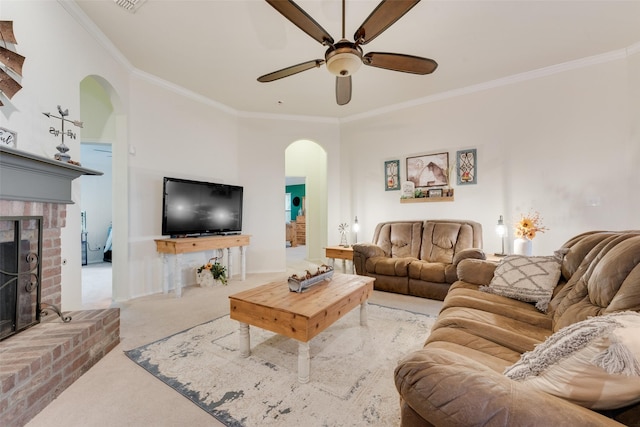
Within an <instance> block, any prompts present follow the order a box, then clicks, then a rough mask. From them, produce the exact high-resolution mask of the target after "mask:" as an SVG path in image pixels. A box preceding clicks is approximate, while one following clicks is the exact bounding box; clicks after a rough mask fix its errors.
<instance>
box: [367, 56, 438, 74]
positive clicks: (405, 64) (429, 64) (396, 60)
mask: <svg viewBox="0 0 640 427" xmlns="http://www.w3.org/2000/svg"><path fill="white" fill-rule="evenodd" d="M362 63H363V64H365V65H369V66H371V67H378V68H384V69H387V70H393V71H402V72H403V73H412V74H431V73H433V72H434V71H435V70H436V68H438V63H437V62H436V61H434V60H433V59H429V58H421V57H419V56H412V55H402V54H399V53H382V52H369V53H367V54H366V55H365V56H363V57H362Z"/></svg>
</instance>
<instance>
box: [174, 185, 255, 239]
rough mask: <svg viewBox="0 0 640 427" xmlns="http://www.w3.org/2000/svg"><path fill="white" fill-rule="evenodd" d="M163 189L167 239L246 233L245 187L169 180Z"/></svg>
mask: <svg viewBox="0 0 640 427" xmlns="http://www.w3.org/2000/svg"><path fill="white" fill-rule="evenodd" d="M162 187H163V197H162V235H163V236H171V237H183V236H184V237H186V236H199V235H213V234H239V233H240V232H241V231H242V192H243V188H242V187H240V186H237V185H227V184H216V183H212V182H203V181H190V180H187V179H179V178H167V177H165V178H164V183H163V186H162Z"/></svg>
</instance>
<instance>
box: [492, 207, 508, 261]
mask: <svg viewBox="0 0 640 427" xmlns="http://www.w3.org/2000/svg"><path fill="white" fill-rule="evenodd" d="M496 234H497V235H498V236H500V241H501V242H502V252H500V253H499V254H494V255H495V256H506V255H507V254H505V253H504V237H505V236H506V235H507V227H506V226H505V225H504V220H503V219H502V215H500V218H499V219H498V224H497V225H496Z"/></svg>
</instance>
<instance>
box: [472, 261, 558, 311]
mask: <svg viewBox="0 0 640 427" xmlns="http://www.w3.org/2000/svg"><path fill="white" fill-rule="evenodd" d="M559 278H560V263H559V262H558V259H557V258H555V257H540V256H537V257H527V256H521V255H509V256H507V257H505V258H504V259H503V260H502V262H501V263H500V265H498V268H496V270H495V273H494V276H493V279H492V280H491V283H489V286H481V287H480V290H481V291H483V292H489V293H492V294H496V295H502V296H505V297H509V298H514V299H517V300H520V301H527V302H535V303H536V308H537V309H538V310H540V311H542V312H546V311H547V306H548V304H549V301H551V296H552V295H553V289H554V288H555V287H556V285H557V284H558V279H559Z"/></svg>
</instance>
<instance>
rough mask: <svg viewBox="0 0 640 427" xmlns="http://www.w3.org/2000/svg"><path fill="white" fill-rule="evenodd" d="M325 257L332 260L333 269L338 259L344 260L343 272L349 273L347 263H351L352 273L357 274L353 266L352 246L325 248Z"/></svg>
mask: <svg viewBox="0 0 640 427" xmlns="http://www.w3.org/2000/svg"><path fill="white" fill-rule="evenodd" d="M324 255H325V257H327V258H329V259H331V267H335V264H336V259H341V260H342V272H343V273H346V272H347V261H351V273H353V274H355V271H354V266H353V248H352V247H351V246H349V247H346V248H345V247H344V246H327V247H326V248H324Z"/></svg>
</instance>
